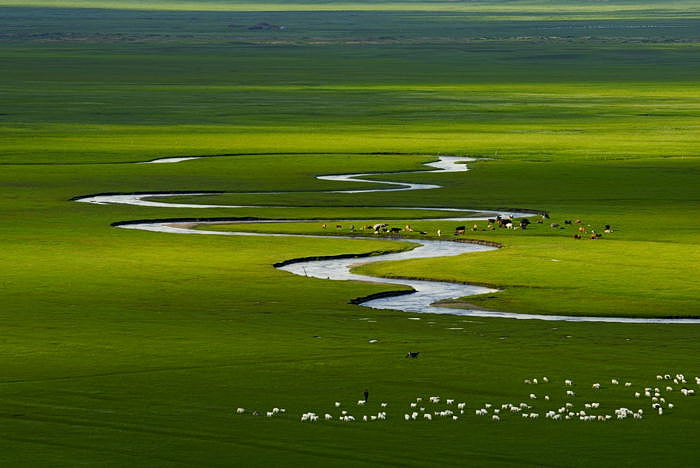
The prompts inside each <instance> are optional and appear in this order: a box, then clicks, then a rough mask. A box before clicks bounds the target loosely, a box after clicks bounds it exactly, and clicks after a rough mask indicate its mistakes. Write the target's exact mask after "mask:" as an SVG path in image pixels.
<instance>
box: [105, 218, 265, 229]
mask: <svg viewBox="0 0 700 468" xmlns="http://www.w3.org/2000/svg"><path fill="white" fill-rule="evenodd" d="M218 221H222V222H226V221H269V220H268V219H266V218H255V217H252V216H245V217H238V218H160V219H134V220H131V221H116V222H114V223H111V224H110V226H112V227H119V226H128V225H134V224H156V223H159V224H163V223H210V222H218Z"/></svg>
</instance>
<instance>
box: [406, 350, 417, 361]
mask: <svg viewBox="0 0 700 468" xmlns="http://www.w3.org/2000/svg"><path fill="white" fill-rule="evenodd" d="M419 354H420V351H416V352H413V351H410V352H409V353H408V354H406V357H407V358H410V359H416V358H417V357H418V355H419Z"/></svg>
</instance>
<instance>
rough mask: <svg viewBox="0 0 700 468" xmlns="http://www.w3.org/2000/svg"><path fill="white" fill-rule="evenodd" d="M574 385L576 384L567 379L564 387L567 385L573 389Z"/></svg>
mask: <svg viewBox="0 0 700 468" xmlns="http://www.w3.org/2000/svg"><path fill="white" fill-rule="evenodd" d="M573 384H574V382H573V381H571V380H569V379H566V380H565V381H564V385H566V386H567V387H571V386H572V385H573Z"/></svg>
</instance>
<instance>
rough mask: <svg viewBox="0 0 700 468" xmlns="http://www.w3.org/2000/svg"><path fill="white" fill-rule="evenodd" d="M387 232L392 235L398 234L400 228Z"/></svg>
mask: <svg viewBox="0 0 700 468" xmlns="http://www.w3.org/2000/svg"><path fill="white" fill-rule="evenodd" d="M389 232H390V233H392V234H398V233H399V232H401V228H397V227H393V228H391V229H389Z"/></svg>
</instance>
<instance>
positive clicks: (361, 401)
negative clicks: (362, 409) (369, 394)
mask: <svg viewBox="0 0 700 468" xmlns="http://www.w3.org/2000/svg"><path fill="white" fill-rule="evenodd" d="M365 403H366V402H365V400H357V406H362V405H364V404H365Z"/></svg>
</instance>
